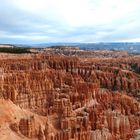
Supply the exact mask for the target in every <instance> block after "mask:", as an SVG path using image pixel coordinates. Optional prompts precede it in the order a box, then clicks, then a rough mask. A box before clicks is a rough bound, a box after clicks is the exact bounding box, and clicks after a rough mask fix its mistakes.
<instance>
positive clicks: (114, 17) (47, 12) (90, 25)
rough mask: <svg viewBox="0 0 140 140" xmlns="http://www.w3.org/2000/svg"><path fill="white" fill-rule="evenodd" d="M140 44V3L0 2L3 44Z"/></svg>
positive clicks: (91, 0) (109, 0)
mask: <svg viewBox="0 0 140 140" xmlns="http://www.w3.org/2000/svg"><path fill="white" fill-rule="evenodd" d="M51 42H53V43H54V42H69V43H70V42H73V43H74V42H80V43H92V42H140V0H0V43H25V44H26V43H33V44H34V43H51Z"/></svg>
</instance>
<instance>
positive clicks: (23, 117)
mask: <svg viewBox="0 0 140 140" xmlns="http://www.w3.org/2000/svg"><path fill="white" fill-rule="evenodd" d="M32 51H33V53H30V54H5V53H4V54H0V140H139V139H140V137H139V129H140V55H133V54H128V53H127V52H118V51H117V52H116V51H105V50H102V51H84V50H80V49H78V48H74V49H72V48H70V49H69V48H68V47H66V48H65V47H62V48H61V47H59V48H48V49H43V50H36V51H35V50H34V49H32Z"/></svg>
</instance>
